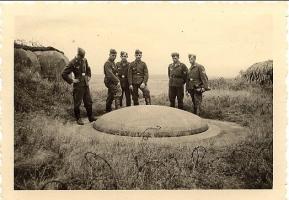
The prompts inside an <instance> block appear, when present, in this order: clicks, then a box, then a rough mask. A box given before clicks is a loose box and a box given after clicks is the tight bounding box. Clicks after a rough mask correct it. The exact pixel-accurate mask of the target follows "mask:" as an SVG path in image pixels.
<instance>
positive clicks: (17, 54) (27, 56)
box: [14, 44, 69, 81]
mask: <svg viewBox="0 0 289 200" xmlns="http://www.w3.org/2000/svg"><path fill="white" fill-rule="evenodd" d="M68 62H69V60H68V58H67V57H66V56H65V55H64V53H63V52H61V51H59V50H57V49H55V48H53V47H29V46H27V45H19V44H14V69H15V71H16V72H23V71H29V72H30V73H38V74H39V75H40V76H41V77H42V78H47V79H48V80H57V81H60V80H62V79H61V72H62V71H63V69H64V67H65V66H66V65H67V64H68Z"/></svg>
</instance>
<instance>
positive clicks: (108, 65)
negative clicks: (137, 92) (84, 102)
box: [103, 60, 121, 111]
mask: <svg viewBox="0 0 289 200" xmlns="http://www.w3.org/2000/svg"><path fill="white" fill-rule="evenodd" d="M103 68H104V75H105V77H104V84H105V86H106V87H107V88H108V91H107V98H106V111H111V104H112V102H113V100H116V103H117V102H118V101H119V98H120V96H121V87H120V86H117V84H118V83H119V82H120V80H119V78H118V76H117V75H116V74H117V68H116V65H115V63H114V62H113V61H110V60H107V61H106V62H105V63H104V67H103Z"/></svg>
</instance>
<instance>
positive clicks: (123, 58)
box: [120, 54, 128, 61]
mask: <svg viewBox="0 0 289 200" xmlns="http://www.w3.org/2000/svg"><path fill="white" fill-rule="evenodd" d="M127 57H128V56H127V54H124V55H122V56H120V58H121V60H122V61H126V60H127Z"/></svg>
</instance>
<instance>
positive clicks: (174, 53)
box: [171, 52, 180, 58]
mask: <svg viewBox="0 0 289 200" xmlns="http://www.w3.org/2000/svg"><path fill="white" fill-rule="evenodd" d="M171 56H172V57H173V56H177V57H178V58H179V57H180V54H179V53H177V52H173V53H172V54H171Z"/></svg>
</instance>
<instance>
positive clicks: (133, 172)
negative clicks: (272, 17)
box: [14, 74, 273, 189]
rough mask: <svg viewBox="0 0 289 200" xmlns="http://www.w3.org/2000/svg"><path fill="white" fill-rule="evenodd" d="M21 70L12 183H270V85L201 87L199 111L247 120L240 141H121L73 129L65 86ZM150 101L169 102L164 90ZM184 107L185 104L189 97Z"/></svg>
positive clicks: (100, 105) (97, 97)
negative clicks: (207, 89) (247, 132)
mask: <svg viewBox="0 0 289 200" xmlns="http://www.w3.org/2000/svg"><path fill="white" fill-rule="evenodd" d="M25 77H29V76H26V75H25V74H24V76H17V80H16V82H15V106H16V107H15V108H16V112H15V181H14V183H15V189H199V188H205V189H219V188H220V189H221V188H272V182H273V176H272V172H273V159H272V157H273V155H272V152H273V150H272V134H273V129H272V126H273V124H272V118H273V116H272V109H273V107H272V98H273V97H272V91H271V90H264V89H262V88H260V87H254V88H246V89H243V88H242V87H240V88H238V87H236V86H237V85H238V84H239V83H234V81H232V80H225V81H224V82H223V83H222V84H219V88H214V90H212V91H210V92H207V93H205V95H204V103H203V111H202V116H203V117H206V118H210V119H221V120H226V121H233V122H237V123H239V124H241V125H243V126H246V127H248V128H249V130H250V135H249V136H248V137H247V138H246V140H245V141H243V142H241V143H238V144H231V145H225V143H224V145H216V143H215V140H214V139H208V140H204V141H202V142H200V143H192V144H190V145H155V144H150V143H148V142H146V141H145V140H144V141H142V142H139V143H129V144H128V143H125V142H116V141H110V142H101V140H98V139H97V137H90V136H88V135H85V134H83V133H82V132H81V131H80V132H78V130H79V129H77V128H75V124H74V122H72V121H71V119H73V118H72V109H71V106H70V103H71V96H70V95H71V94H70V92H71V91H70V90H69V89H67V87H66V86H65V85H63V86H61V85H55V84H52V83H49V82H47V81H42V80H39V79H34V78H25ZM24 83H25V84H24ZM226 84H227V85H226ZM230 84H232V85H230ZM241 85H245V83H244V84H241ZM232 86H234V87H232ZM224 87H225V88H226V89H224ZM51 91H54V93H53V92H52V93H51ZM48 94H50V95H48ZM59 94H62V96H59ZM93 97H94V99H93V101H94V107H93V109H94V113H96V114H97V115H99V114H102V113H103V110H104V107H105V106H104V105H105V103H104V102H105V97H106V92H105V91H97V93H95V92H94V93H93ZM152 101H153V103H154V104H160V105H168V104H169V101H168V97H167V94H161V95H158V96H153V99H152ZM24 102H28V103H26V104H24ZM185 109H186V110H188V111H190V110H191V102H190V99H189V98H188V97H186V98H185ZM82 111H83V112H82V114H83V115H84V114H85V112H84V110H82ZM256 155H258V156H256Z"/></svg>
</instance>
